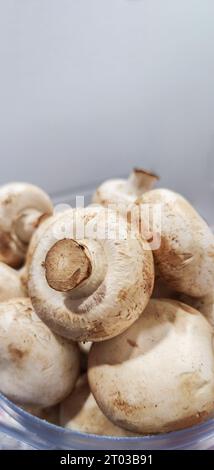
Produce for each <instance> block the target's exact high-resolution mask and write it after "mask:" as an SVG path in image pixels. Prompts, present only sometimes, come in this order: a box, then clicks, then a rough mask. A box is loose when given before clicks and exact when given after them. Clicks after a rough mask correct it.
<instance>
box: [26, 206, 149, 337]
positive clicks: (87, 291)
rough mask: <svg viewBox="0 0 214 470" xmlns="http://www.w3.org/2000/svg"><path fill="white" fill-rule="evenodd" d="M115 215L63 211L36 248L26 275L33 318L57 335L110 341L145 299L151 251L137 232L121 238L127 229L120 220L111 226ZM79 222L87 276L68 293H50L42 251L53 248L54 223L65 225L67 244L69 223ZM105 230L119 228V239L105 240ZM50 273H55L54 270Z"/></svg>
mask: <svg viewBox="0 0 214 470" xmlns="http://www.w3.org/2000/svg"><path fill="white" fill-rule="evenodd" d="M115 216H116V213H115V212H114V211H108V210H107V209H105V208H103V207H101V206H100V207H99V208H98V207H88V208H85V209H76V210H70V211H67V212H66V213H64V214H62V216H61V218H60V220H59V219H57V221H56V222H53V223H52V224H50V225H49V226H48V228H47V229H46V230H45V232H44V233H43V237H42V239H41V240H40V242H39V243H38V244H37V247H36V249H35V251H34V254H33V258H32V263H31V268H30V273H29V283H28V286H29V294H30V297H31V300H32V303H33V305H34V308H35V310H36V312H37V314H38V315H39V317H40V318H41V319H42V320H43V321H44V322H45V323H46V324H47V325H48V326H49V327H50V328H51V329H52V330H53V331H55V332H56V333H58V334H60V335H61V336H64V337H67V338H72V339H74V340H76V341H102V340H104V339H107V338H110V337H113V336H115V335H117V334H119V333H121V332H122V331H124V330H125V329H127V328H128V327H129V326H130V324H132V323H133V322H134V321H135V320H136V319H137V318H138V316H139V315H140V314H141V312H142V310H143V309H144V308H145V306H146V305H147V303H148V301H149V298H150V296H151V293H152V289H153V283H154V265H153V257H152V252H151V250H150V248H149V245H148V244H146V242H144V241H143V240H142V238H141V236H140V235H139V234H138V233H136V235H135V237H134V238H133V239H131V238H129V237H127V239H124V238H123V235H124V234H125V233H127V230H128V231H129V228H127V223H126V221H125V219H124V218H123V217H120V221H119V222H118V223H117V222H116V223H115ZM106 217H107V220H108V224H107V225H106ZM82 222H83V224H85V227H86V226H87V227H88V230H89V227H90V230H89V231H86V232H85V238H84V239H80V240H79V239H78V244H79V246H80V247H82V248H83V249H84V250H86V251H87V253H88V257H90V261H91V263H92V274H91V275H90V277H89V278H88V279H87V280H86V281H84V282H82V283H81V285H79V287H77V288H75V289H73V290H71V291H69V292H66V293H65V292H59V291H56V290H54V289H52V288H51V287H50V286H49V284H48V282H47V278H46V270H45V266H46V259H47V253H49V250H51V249H52V247H53V246H55V245H56V236H55V234H56V232H57V227H58V223H59V224H61V223H63V225H64V226H67V227H69V231H66V238H65V235H64V232H63V233H62V235H61V240H63V241H64V240H65V241H66V243H67V241H69V240H73V238H72V237H74V225H75V226H76V227H79V226H80V223H82ZM92 224H93V225H92ZM101 226H104V227H105V233H104V234H102V237H101V238H96V236H97V235H96V227H99V228H100V227H101ZM92 227H93V228H94V230H95V231H94V232H93V234H92V233H91V231H92ZM108 227H112V228H116V229H118V227H119V229H120V232H121V233H122V236H121V238H120V239H119V238H116V239H114V237H113V238H111V237H109V238H108V233H106V231H108ZM70 233H71V235H69V234H70ZM93 237H95V238H93ZM59 238H60V237H59ZM59 238H58V242H57V243H59V241H60V240H59ZM57 246H58V245H57ZM145 247H146V248H147V249H145ZM97 250H98V254H97ZM60 256H61V254H60ZM67 259H68V258H67ZM52 271H53V273H55V270H54V266H53V269H52ZM77 271H78V270H77ZM62 272H63V270H62ZM97 272H98V276H97V274H96V273H97Z"/></svg>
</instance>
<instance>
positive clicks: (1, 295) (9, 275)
mask: <svg viewBox="0 0 214 470" xmlns="http://www.w3.org/2000/svg"><path fill="white" fill-rule="evenodd" d="M25 296H26V291H25V289H24V286H23V285H22V282H21V280H20V277H19V273H18V271H16V270H15V269H13V268H11V267H10V266H8V265H7V264H5V263H1V262H0V302H3V301H4V300H9V299H12V298H14V297H25Z"/></svg>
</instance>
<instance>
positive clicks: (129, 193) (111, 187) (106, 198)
mask: <svg viewBox="0 0 214 470" xmlns="http://www.w3.org/2000/svg"><path fill="white" fill-rule="evenodd" d="M158 179H159V177H158V176H157V175H155V174H153V173H149V172H148V171H145V170H143V169H139V168H135V169H134V170H133V171H132V173H131V174H130V176H129V178H128V179H112V180H108V181H105V182H104V183H103V184H101V186H99V187H98V188H97V190H96V192H95V194H94V195H93V198H92V201H93V202H94V203H97V204H102V205H104V206H108V205H111V204H115V205H118V204H120V205H124V206H125V207H126V206H127V205H128V204H133V203H134V202H135V200H136V199H137V198H138V197H139V196H140V195H141V194H143V193H144V192H145V191H149V190H150V189H152V187H153V186H154V184H155V183H156V181H157V180H158Z"/></svg>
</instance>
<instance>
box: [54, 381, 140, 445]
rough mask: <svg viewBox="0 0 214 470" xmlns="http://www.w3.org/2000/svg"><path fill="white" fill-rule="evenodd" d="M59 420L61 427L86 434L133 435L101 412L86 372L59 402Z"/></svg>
mask: <svg viewBox="0 0 214 470" xmlns="http://www.w3.org/2000/svg"><path fill="white" fill-rule="evenodd" d="M59 420H60V425H61V426H63V427H66V428H69V429H72V430H75V431H80V432H85V433H88V434H98V435H102V436H126V437H127V436H132V437H133V436H134V434H133V433H130V432H128V431H126V430H123V429H121V428H119V427H118V426H115V424H113V423H112V422H111V421H109V419H108V418H106V416H105V415H104V414H103V413H102V411H101V410H100V408H99V406H98V405H97V403H96V401H95V399H94V397H93V395H92V393H91V391H90V388H89V385H88V379H87V374H84V375H82V376H81V377H80V378H79V379H78V381H77V383H76V386H75V388H74V390H73V392H72V393H71V394H70V395H69V396H68V397H67V398H66V399H65V400H64V401H63V402H62V403H61V404H60V411H59Z"/></svg>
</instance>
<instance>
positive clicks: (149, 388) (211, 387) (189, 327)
mask: <svg viewBox="0 0 214 470" xmlns="http://www.w3.org/2000/svg"><path fill="white" fill-rule="evenodd" d="M88 378H89V385H90V388H91V391H92V393H93V395H94V397H95V399H96V401H97V403H98V405H99V407H100V408H101V409H102V411H103V413H104V414H105V415H106V416H107V417H108V418H109V419H110V420H111V421H113V422H114V423H115V424H117V425H118V426H121V427H124V428H126V429H128V430H130V431H136V432H139V433H144V434H151V433H161V432H169V431H175V430H177V429H182V428H185V427H188V426H191V425H194V424H196V423H199V422H201V421H203V420H204V419H206V418H207V417H209V416H210V415H211V413H212V412H213V410H214V352H213V333H212V328H211V326H210V325H209V323H208V322H207V320H206V319H205V318H204V317H203V316H202V315H201V314H200V313H199V312H198V311H197V310H195V309H193V308H191V307H189V306H188V305H185V304H182V303H180V302H177V301H173V300H166V299H163V300H151V301H150V302H149V304H148V306H147V308H146V310H145V311H144V313H143V315H141V317H140V318H139V319H138V320H137V321H136V322H135V323H134V324H133V325H132V326H131V327H130V328H129V329H128V330H127V331H126V332H124V333H123V334H121V335H120V336H118V337H117V338H114V339H111V340H108V341H105V342H103V343H98V344H93V346H92V349H91V351H90V354H89V370H88Z"/></svg>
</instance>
